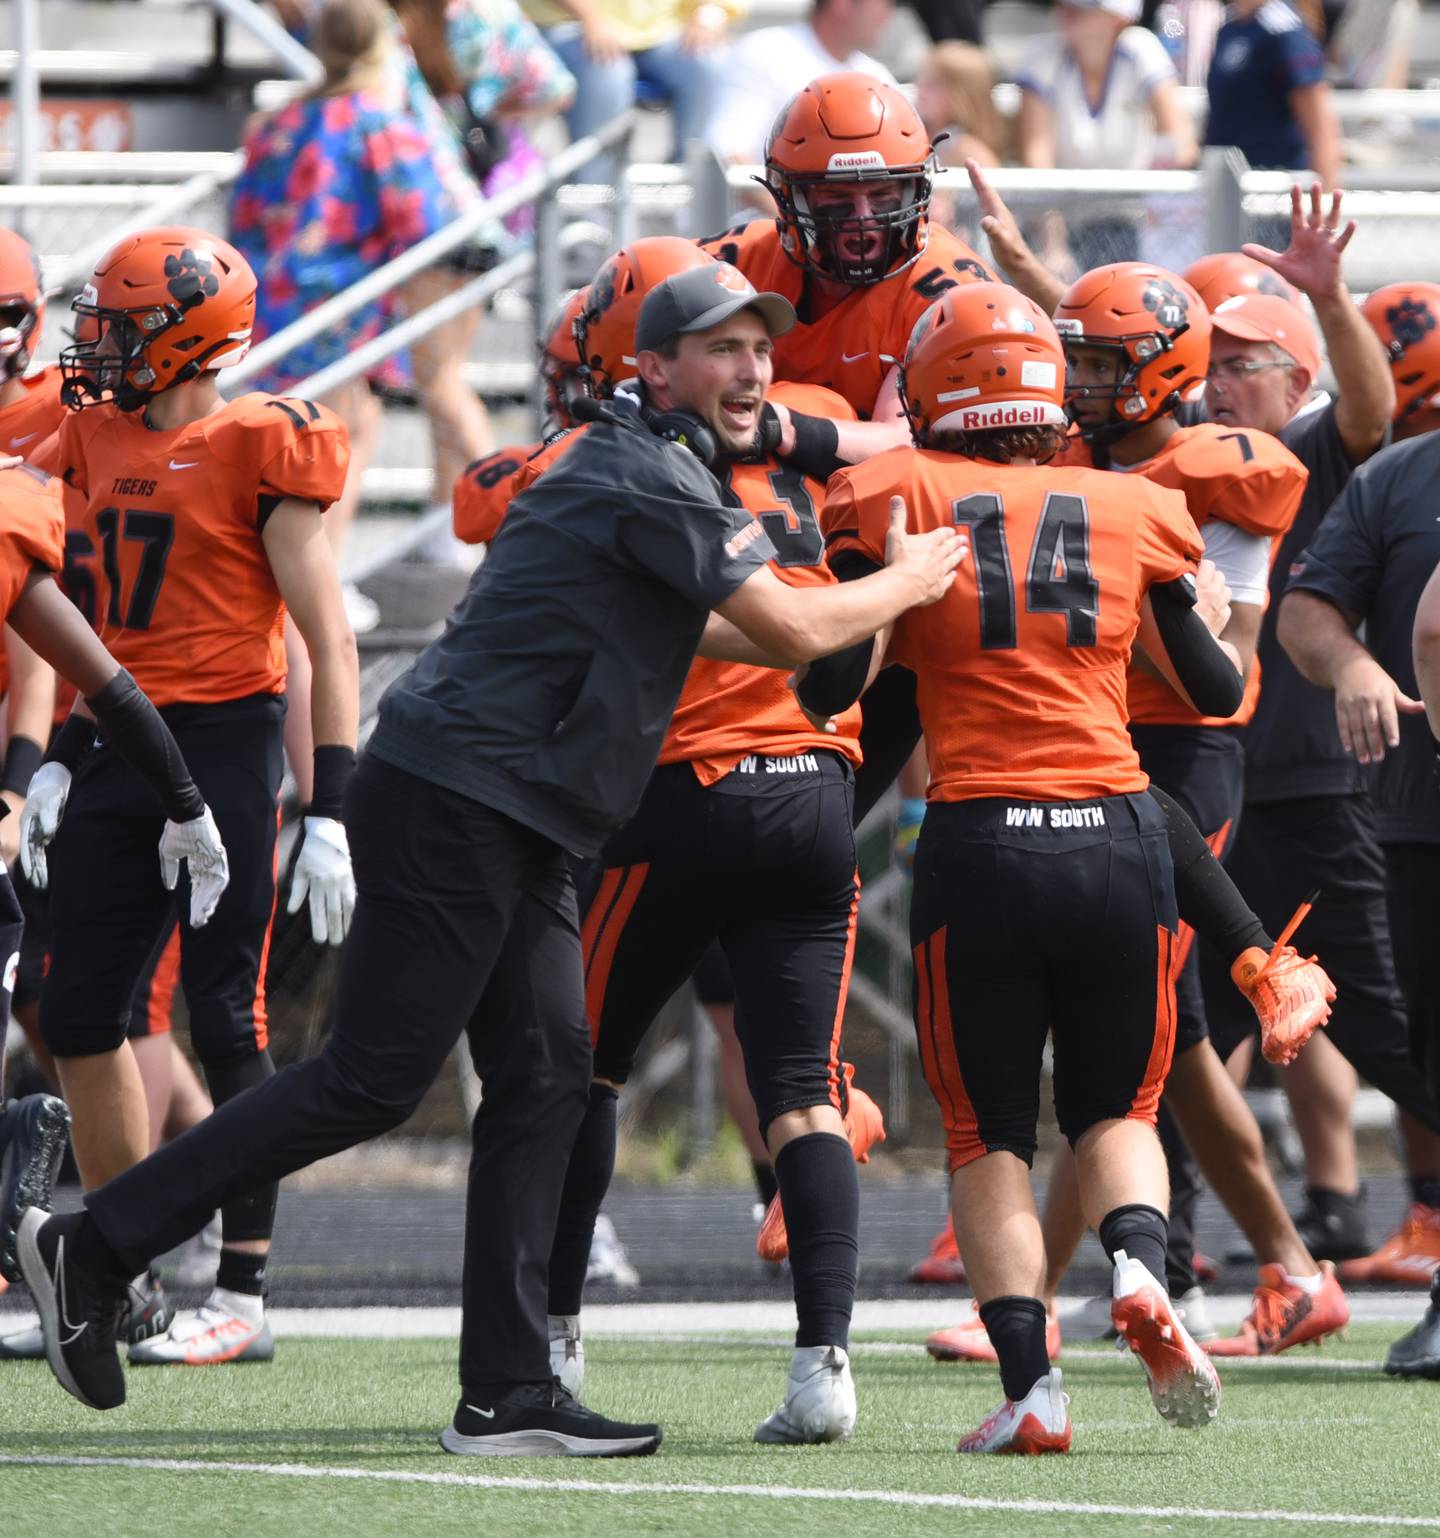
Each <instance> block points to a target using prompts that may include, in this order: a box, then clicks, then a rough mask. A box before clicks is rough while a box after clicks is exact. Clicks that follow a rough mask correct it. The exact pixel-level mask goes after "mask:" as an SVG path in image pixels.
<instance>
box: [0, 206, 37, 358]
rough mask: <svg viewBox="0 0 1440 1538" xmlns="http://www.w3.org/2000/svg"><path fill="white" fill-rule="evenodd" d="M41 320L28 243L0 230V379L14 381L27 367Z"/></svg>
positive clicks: (13, 234)
mask: <svg viewBox="0 0 1440 1538" xmlns="http://www.w3.org/2000/svg"><path fill="white" fill-rule="evenodd" d="M44 317H45V295H44V292H43V291H42V289H41V287H40V263H39V262H38V261H36V259H35V253H34V252H33V251H32V250H31V249H30V245H29V242H28V241H26V240H25V239H24V238H23V237H21V236H19V235H17V234H16V233H15V231H14V230H4V229H0V379H16V378H18V377H19V376H20V375H21V374H23V373H24V372H25V370H26V369H27V368H29V367H30V359H31V357H32V356H33V355H34V352H35V348H36V346H37V345H38V344H39V341H40V324H41V322H42V320H43V319H44Z"/></svg>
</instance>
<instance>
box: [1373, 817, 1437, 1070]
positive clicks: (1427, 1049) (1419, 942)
mask: <svg viewBox="0 0 1440 1538" xmlns="http://www.w3.org/2000/svg"><path fill="white" fill-rule="evenodd" d="M1385 866H1386V873H1387V874H1386V894H1387V897H1388V900H1389V908H1390V933H1391V935H1392V936H1393V938H1394V941H1395V972H1396V975H1397V976H1398V978H1399V980H1400V991H1401V992H1402V993H1403V994H1404V995H1405V1007H1406V1011H1407V1013H1408V1015H1409V1018H1410V1053H1411V1057H1412V1059H1413V1061H1414V1064H1415V1067H1416V1069H1417V1070H1418V1072H1417V1074H1416V1077H1417V1078H1418V1079H1419V1080H1420V1081H1421V1082H1422V1083H1424V1084H1427V1085H1428V1086H1429V1089H1430V1093H1431V1094H1432V1095H1433V1096H1435V1097H1436V1099H1437V1100H1440V945H1437V943H1436V940H1437V936H1440V844H1386V845H1385Z"/></svg>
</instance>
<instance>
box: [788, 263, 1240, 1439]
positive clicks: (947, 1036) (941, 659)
mask: <svg viewBox="0 0 1440 1538" xmlns="http://www.w3.org/2000/svg"><path fill="white" fill-rule="evenodd" d="M1064 366H1065V365H1064V358H1063V355H1062V353H1061V349H1060V343H1059V339H1058V337H1057V336H1056V333H1055V329H1054V326H1053V325H1052V324H1051V322H1050V320H1049V317H1047V316H1046V315H1045V314H1044V312H1043V311H1042V310H1040V309H1039V308H1038V307H1037V306H1036V305H1034V304H1033V303H1032V302H1031V301H1029V300H1027V299H1025V298H1024V297H1023V296H1021V295H1020V294H1019V293H1018V292H1017V291H1015V290H1014V289H1011V288H1008V287H1006V286H1004V285H1001V284H984V285H975V286H970V287H967V288H964V289H961V290H957V291H956V292H954V293H953V294H948V295H946V296H945V297H944V298H943V299H941V300H940V301H939V303H937V304H936V306H935V307H934V309H933V310H932V311H930V312H929V314H927V316H926V317H925V318H924V319H923V320H922V321H921V322H920V324H919V325H918V326H917V328H916V331H915V335H914V337H913V338H912V340H911V343H910V346H909V348H908V349H907V352H906V357H905V366H904V374H903V382H902V398H903V400H904V402H905V406H906V411H907V414H908V415H909V417H910V420H911V423H912V426H913V429H914V434H915V441H916V443H917V445H919V446H918V447H917V448H907V449H899V450H896V451H894V452H892V453H887V454H882V455H878V456H877V457H875V458H874V459H872V460H869V461H868V462H867V463H866V464H864V465H862V466H859V467H857V468H855V469H851V470H845V471H842V472H841V473H840V474H839V475H837V476H836V477H834V479H833V480H832V481H831V483H830V488H829V493H828V496H827V503H826V519H827V525H828V527H830V528H831V529H832V530H833V531H834V532H833V533H832V535H831V548H832V551H834V552H837V553H838V552H840V551H848V552H852V553H853V554H854V555H855V556H857V557H858V558H859V559H861V560H864V561H867V562H869V563H872V564H873V563H877V562H878V561H879V560H881V559H882V558H883V551H884V530H885V528H886V526H887V524H888V521H889V517H890V512H891V509H892V507H895V506H902V505H903V506H904V507H905V508H908V510H909V513H908V517H909V524H910V526H911V528H913V529H931V528H940V527H945V526H949V525H958V526H960V527H961V528H962V529H965V530H968V534H969V543H970V555H969V559H968V560H967V561H966V562H964V563H963V564H962V566H961V568H960V570H959V573H958V575H957V579H956V582H955V585H954V587H953V588H952V590H951V591H950V593H949V594H947V595H946V597H945V598H944V599H942V600H941V602H940V603H939V604H937V605H935V606H934V609H933V612H932V613H931V614H930V615H929V616H927V617H926V618H925V619H923V620H922V619H920V616H919V615H918V614H917V615H915V616H907V617H902V619H901V620H899V621H898V622H897V623H896V624H895V625H894V626H893V627H892V628H891V629H890V630H888V631H882V632H881V634H880V635H879V636H878V637H877V638H876V640H875V643H874V647H873V655H871V656H864V655H863V652H864V651H865V650H866V649H865V648H857V649H854V650H852V652H851V654H849V655H848V656H846V657H842V658H832V659H825V660H824V661H823V662H821V663H819V664H815V665H813V666H812V668H811V670H810V675H809V677H807V678H806V679H805V680H804V681H803V682H802V684H801V690H800V692H801V698H802V701H804V702H805V703H806V704H807V705H808V706H809V707H810V708H812V709H815V710H816V711H817V712H818V713H821V714H825V713H829V712H830V711H832V710H833V709H834V708H835V707H836V706H837V705H838V704H841V703H843V701H844V699H845V698H846V697H847V696H853V694H854V693H855V692H857V690H858V688H859V687H860V685H861V684H862V683H863V681H864V677H865V676H866V675H867V674H873V672H874V671H875V669H876V668H877V667H878V666H879V665H880V664H881V663H883V661H884V660H885V659H886V657H893V658H895V659H896V660H898V661H900V662H902V663H904V664H905V665H906V666H908V667H910V668H911V669H912V670H913V671H914V672H915V674H916V677H917V680H918V685H919V688H918V698H919V705H920V714H921V721H922V724H923V726H924V729H925V738H926V743H927V745H928V749H929V754H930V769H931V782H930V790H929V801H930V808H929V812H928V813H927V816H926V819H925V822H924V825H923V828H922V831H921V834H920V838H919V844H918V848H917V853H916V863H915V888H914V897H913V902H912V907H911V943H912V945H913V947H914V958H915V993H914V997H915V1022H916V1031H917V1034H918V1038H919V1045H920V1053H921V1060H922V1064H923V1067H924V1070H925V1075H926V1079H927V1082H928V1083H929V1085H930V1088H931V1090H932V1092H933V1093H934V1095H935V1098H936V1101H937V1102H938V1104H939V1106H940V1109H941V1114H942V1117H943V1119H944V1122H945V1128H946V1137H947V1145H948V1148H949V1157H950V1170H951V1179H952V1203H953V1220H954V1224H955V1230H956V1234H957V1236H958V1238H959V1241H960V1248H961V1251H962V1252H963V1254H964V1256H965V1259H966V1263H967V1265H968V1268H969V1274H970V1280H971V1283H972V1285H973V1287H974V1290H975V1295H976V1298H977V1299H978V1301H979V1306H980V1314H981V1318H982V1319H983V1321H984V1323H985V1325H986V1326H987V1327H988V1329H989V1332H990V1337H991V1339H992V1341H993V1342H994V1344H995V1347H996V1350H997V1352H998V1356H999V1362H1000V1373H1001V1380H1002V1383H1003V1385H1004V1390H1005V1403H1004V1405H1003V1406H1002V1407H1001V1408H1000V1409H999V1410H998V1411H997V1412H996V1413H995V1414H994V1415H992V1416H990V1417H989V1418H988V1419H987V1420H986V1421H985V1422H984V1424H983V1425H982V1426H981V1427H980V1428H979V1429H978V1430H977V1431H975V1432H973V1433H971V1434H970V1435H969V1436H967V1437H965V1438H964V1439H963V1440H962V1441H961V1443H960V1450H961V1451H962V1452H1004V1451H1009V1452H1064V1451H1067V1450H1068V1449H1069V1446H1070V1439H1071V1433H1070V1422H1069V1416H1068V1413H1067V1410H1066V1405H1067V1403H1068V1399H1067V1396H1066V1395H1065V1394H1064V1393H1063V1391H1062V1385H1061V1375H1060V1372H1059V1370H1058V1369H1053V1370H1052V1369H1051V1368H1050V1366H1049V1363H1048V1361H1047V1351H1046V1341H1045V1308H1044V1305H1043V1303H1042V1302H1041V1300H1040V1290H1041V1285H1042V1282H1043V1278H1044V1271H1045V1252H1044V1247H1043V1244H1042V1241H1041V1232H1040V1223H1039V1219H1038V1216H1037V1214H1036V1211H1035V1207H1034V1202H1033V1198H1032V1195H1031V1191H1030V1182H1029V1166H1030V1164H1031V1161H1032V1159H1033V1156H1034V1151H1035V1146H1036V1144H1035V1129H1036V1118H1037V1114H1038V1109H1039V1084H1040V1064H1041V1053H1042V1049H1043V1047H1044V1044H1045V1039H1046V1036H1047V1034H1048V1035H1050V1036H1051V1038H1052V1040H1053V1043H1054V1092H1055V1106H1056V1112H1057V1115H1058V1118H1059V1123H1060V1130H1061V1132H1062V1133H1063V1134H1064V1136H1065V1138H1066V1140H1067V1141H1068V1142H1069V1144H1070V1145H1071V1146H1072V1147H1073V1148H1074V1150H1075V1159H1076V1164H1077V1167H1078V1171H1079V1185H1080V1192H1081V1200H1082V1202H1083V1204H1084V1210H1085V1216H1086V1218H1087V1219H1088V1221H1089V1222H1090V1224H1091V1225H1092V1226H1093V1227H1094V1228H1095V1230H1096V1231H1097V1233H1098V1234H1099V1235H1100V1239H1101V1242H1102V1244H1103V1245H1104V1247H1105V1250H1106V1253H1107V1254H1108V1255H1109V1256H1110V1257H1111V1259H1112V1261H1113V1263H1114V1281H1113V1303H1112V1314H1113V1318H1114V1323H1115V1326H1116V1329H1117V1331H1118V1332H1119V1334H1120V1335H1121V1336H1122V1337H1123V1339H1124V1340H1125V1341H1126V1343H1127V1344H1128V1345H1129V1346H1130V1347H1131V1349H1132V1350H1133V1351H1134V1352H1135V1353H1136V1355H1137V1356H1138V1357H1139V1359H1140V1361H1141V1362H1142V1363H1143V1365H1144V1367H1145V1371H1146V1374H1147V1376H1148V1378H1149V1381H1150V1389H1151V1394H1152V1397H1153V1399H1154V1402H1155V1405H1156V1408H1157V1409H1158V1410H1159V1411H1160V1413H1161V1414H1162V1415H1163V1416H1164V1417H1165V1418H1166V1419H1167V1420H1169V1421H1171V1422H1172V1423H1173V1424H1176V1425H1182V1426H1203V1425H1205V1424H1206V1423H1207V1422H1208V1421H1209V1420H1210V1419H1212V1418H1213V1417H1214V1415H1215V1414H1216V1412H1217V1409H1218V1407H1219V1401H1220V1385H1219V1380H1218V1378H1217V1377H1216V1374H1215V1370H1214V1368H1213V1367H1212V1366H1211V1364H1210V1362H1209V1360H1208V1358H1207V1357H1206V1356H1205V1354H1204V1353H1203V1352H1202V1351H1201V1350H1200V1349H1199V1348H1198V1347H1197V1346H1196V1345H1195V1343H1194V1342H1193V1341H1192V1340H1191V1339H1190V1336H1189V1335H1188V1334H1187V1332H1186V1330H1185V1327H1184V1324H1183V1323H1182V1322H1181V1320H1180V1318H1179V1316H1178V1315H1177V1314H1176V1312H1175V1311H1174V1309H1173V1308H1172V1307H1171V1304H1170V1301H1169V1298H1168V1297H1167V1295H1166V1292H1165V1288H1164V1286H1163V1283H1162V1282H1161V1281H1159V1280H1157V1278H1159V1277H1161V1276H1162V1275H1163V1272H1164V1257H1165V1241H1166V1218H1165V1211H1166V1205H1167V1180H1166V1171H1165V1159H1164V1155H1163V1152H1162V1150H1161V1147H1160V1142H1159V1139H1158V1137H1157V1136H1156V1132H1155V1114H1156V1107H1157V1105H1158V1102H1159V1098H1160V1094H1161V1091H1162V1089H1163V1087H1164V1082H1165V1075H1166V1073H1167V1071H1168V1069H1169V1064H1170V1054H1171V1048H1172V1044H1173V1039H1174V989H1173V981H1172V973H1171V963H1172V959H1173V955H1174V950H1175V946H1176V943H1177V930H1178V918H1177V915H1176V909H1175V895H1174V888H1173V883H1172V867H1171V859H1170V853H1169V848H1168V843H1167V835H1166V828H1165V818H1164V815H1163V814H1162V812H1161V811H1160V809H1159V807H1158V806H1157V805H1156V804H1155V802H1154V801H1153V800H1152V799H1151V798H1150V797H1149V796H1147V795H1146V794H1145V788H1146V776H1145V773H1144V771H1143V769H1142V768H1141V767H1140V763H1139V760H1138V758H1137V755H1136V753H1135V749H1134V747H1133V745H1132V744H1131V741H1130V738H1129V735H1128V733H1127V731H1126V716H1127V703H1126V670H1127V666H1128V664H1129V661H1130V656H1131V650H1132V646H1133V645H1134V644H1135V642H1136V639H1137V635H1139V636H1142V637H1143V640H1144V645H1145V648H1146V653H1147V655H1148V656H1149V657H1150V658H1151V660H1152V662H1153V664H1154V665H1155V666H1156V667H1157V668H1158V669H1159V670H1161V671H1162V672H1163V674H1164V675H1165V676H1166V677H1168V678H1170V679H1171V680H1172V681H1173V682H1174V684H1175V686H1176V687H1177V688H1178V689H1181V690H1183V691H1184V692H1185V694H1186V696H1187V697H1188V698H1189V699H1191V700H1192V701H1193V702H1194V703H1195V704H1196V705H1197V706H1198V707H1199V708H1202V709H1205V710H1207V711H1219V712H1221V713H1225V712H1228V711H1230V710H1233V709H1234V708H1235V706H1237V705H1238V704H1239V702H1240V696H1241V679H1240V673H1239V667H1238V660H1237V659H1236V657H1235V654H1234V652H1233V649H1231V648H1229V647H1227V646H1225V645H1224V644H1223V643H1218V642H1217V641H1216V639H1215V637H1214V636H1213V635H1212V634H1211V631H1210V630H1209V629H1208V628H1207V626H1206V623H1205V621H1204V620H1203V619H1202V618H1201V616H1200V614H1198V613H1197V612H1196V608H1195V603H1196V589H1195V584H1194V580H1193V573H1194V570H1195V563H1196V561H1197V560H1198V559H1199V558H1200V556H1201V554H1202V546H1201V542H1200V539H1199V536H1198V534H1197V532H1196V529H1195V526H1194V523H1193V521H1192V520H1191V518H1190V516H1189V514H1188V512H1187V511H1186V508H1185V504H1184V500H1183V498H1182V497H1180V496H1179V495H1178V494H1176V493H1174V492H1170V491H1165V490H1162V489H1160V488H1158V487H1157V486H1155V485H1154V484H1153V483H1150V482H1147V481H1145V480H1143V479H1139V478H1136V479H1133V480H1129V481H1127V480H1123V479H1121V478H1120V477H1118V476H1110V475H1103V474H1100V473H1098V472H1096V471H1094V470H1090V469H1083V468H1073V469H1070V468H1050V467H1049V466H1046V465H1044V464H1042V463H1041V462H1042V461H1044V460H1046V459H1048V458H1050V456H1051V455H1052V454H1053V453H1054V452H1055V451H1056V450H1057V449H1058V448H1059V446H1060V443H1061V441H1062V439H1063V435H1064V431H1065V427H1066V417H1065V412H1064V408H1063V404H1062V400H1063V393H1062V392H1063V374H1064ZM1224 598H1225V595H1224V588H1223V582H1221V583H1219V584H1218V592H1217V596H1216V597H1214V598H1213V599H1211V600H1210V602H1211V603H1212V605H1218V606H1219V612H1218V614H1216V615H1215V622H1216V624H1218V623H1219V622H1220V621H1222V620H1223V619H1224V618H1225V613H1224ZM1142 605H1144V606H1145V619H1144V622H1143V625H1142V612H1141V611H1142Z"/></svg>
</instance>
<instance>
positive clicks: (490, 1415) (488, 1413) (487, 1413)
mask: <svg viewBox="0 0 1440 1538" xmlns="http://www.w3.org/2000/svg"><path fill="white" fill-rule="evenodd" d="M465 1408H466V1409H467V1410H473V1411H474V1412H475V1413H476V1415H479V1416H482V1417H483V1418H484V1419H485V1420H487V1421H493V1420H494V1419H495V1412H494V1411H493V1410H482V1409H481V1408H480V1406H479V1405H478V1404H467V1405H466V1406H465Z"/></svg>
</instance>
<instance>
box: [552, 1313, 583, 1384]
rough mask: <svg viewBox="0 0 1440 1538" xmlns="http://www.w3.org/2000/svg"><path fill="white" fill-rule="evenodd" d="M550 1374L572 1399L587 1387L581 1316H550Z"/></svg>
mask: <svg viewBox="0 0 1440 1538" xmlns="http://www.w3.org/2000/svg"><path fill="white" fill-rule="evenodd" d="M548 1321H549V1325H550V1372H551V1374H552V1375H553V1376H554V1377H557V1378H559V1380H560V1383H561V1386H562V1387H563V1388H564V1389H565V1391H566V1393H568V1394H569V1395H570V1396H571V1398H573V1399H577V1400H578V1399H579V1398H580V1390H581V1389H583V1388H584V1387H585V1341H584V1338H583V1337H582V1336H581V1334H580V1315H579V1314H550V1315H549V1316H548Z"/></svg>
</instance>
